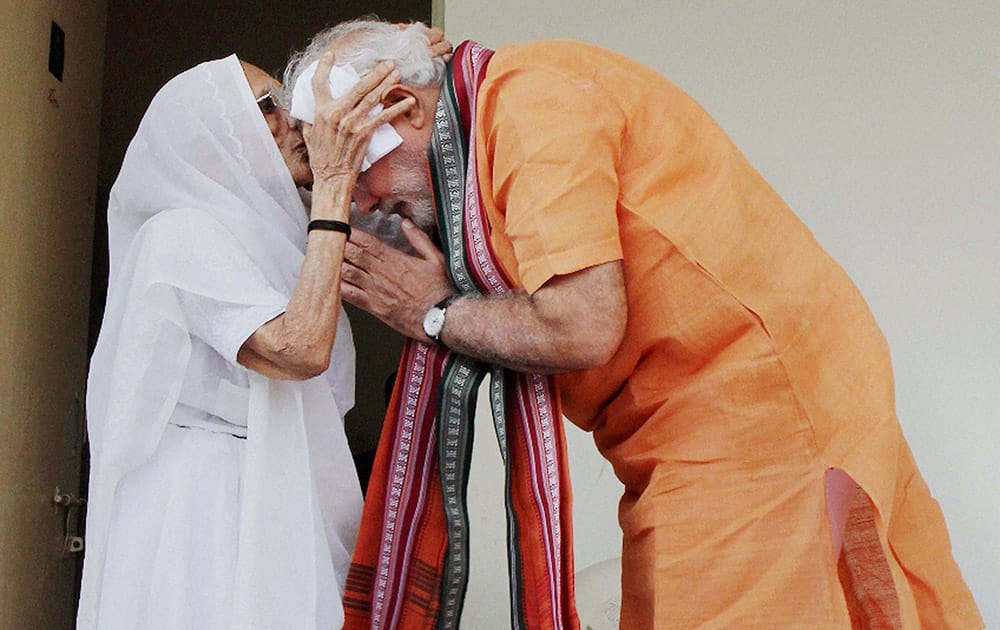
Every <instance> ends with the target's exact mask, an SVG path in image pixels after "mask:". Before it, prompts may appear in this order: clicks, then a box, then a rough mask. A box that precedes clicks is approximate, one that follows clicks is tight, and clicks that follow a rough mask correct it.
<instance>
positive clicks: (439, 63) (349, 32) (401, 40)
mask: <svg viewBox="0 0 1000 630" xmlns="http://www.w3.org/2000/svg"><path fill="white" fill-rule="evenodd" d="M428 30H429V29H428V28H427V26H425V25H424V24H421V23H419V22H414V23H412V24H407V25H406V26H404V27H400V26H398V25H396V24H390V23H388V22H381V21H379V20H373V19H366V18H362V19H359V20H352V21H350V22H343V23H341V24H338V25H336V26H333V27H330V28H327V29H325V30H323V31H320V32H319V33H317V34H316V35H315V36H314V37H313V38H312V41H310V42H309V45H308V46H306V47H305V49H303V50H301V51H300V52H297V53H295V54H293V55H292V58H291V59H290V60H289V61H288V66H286V67H285V73H284V83H285V94H286V95H291V93H292V90H293V89H294V88H295V82H296V81H297V80H298V78H299V75H301V74H302V71H303V70H305V69H306V68H308V67H309V65H310V64H311V63H312V62H314V61H317V60H318V59H319V58H320V56H321V55H322V54H323V52H324V51H325V50H326V49H327V48H328V47H329V46H330V44H332V43H337V57H336V59H335V60H334V63H335V64H336V65H338V66H343V65H349V66H352V67H353V68H354V69H355V70H356V71H357V73H358V74H359V75H361V76H365V75H366V74H368V73H369V72H371V71H372V70H373V69H374V68H375V66H376V65H377V64H378V62H380V61H393V62H395V64H396V69H397V70H399V73H400V81H401V82H402V83H405V84H407V85H412V86H414V87H430V86H434V85H440V84H441V82H442V81H443V80H444V71H445V62H444V60H442V59H441V57H435V56H433V55H432V54H431V50H430V46H429V45H428V42H427V31H428Z"/></svg>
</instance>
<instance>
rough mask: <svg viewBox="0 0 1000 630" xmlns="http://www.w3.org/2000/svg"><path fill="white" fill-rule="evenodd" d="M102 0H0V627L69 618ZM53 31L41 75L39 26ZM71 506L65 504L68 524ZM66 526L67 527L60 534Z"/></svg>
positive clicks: (75, 566)
mask: <svg viewBox="0 0 1000 630" xmlns="http://www.w3.org/2000/svg"><path fill="white" fill-rule="evenodd" d="M105 13H106V6H105V3H104V2H103V1H95V2H76V1H75V0H56V1H48V2H41V1H38V0H24V1H22V2H4V3H2V6H0V24H3V25H4V26H3V32H2V34H0V58H2V59H3V63H2V64H0V85H2V86H3V91H4V98H3V105H2V106H0V147H2V149H0V628H4V629H7V628H17V629H19V630H20V629H31V630H33V629H36V628H37V629H40V630H49V629H60V628H72V627H73V620H74V616H75V608H76V599H77V588H78V587H77V579H78V571H79V559H80V553H69V554H67V553H64V550H63V549H64V543H65V536H66V533H67V532H66V531H65V527H66V510H65V508H63V507H60V506H58V505H56V504H55V503H54V502H53V495H54V493H55V489H56V487H58V488H59V489H60V490H61V491H62V492H66V493H73V494H75V495H77V496H79V494H80V491H81V489H80V467H81V452H82V448H83V445H82V438H83V399H84V385H85V378H86V363H87V323H88V317H89V310H88V302H89V287H90V259H91V242H92V236H93V214H94V202H95V200H94V191H95V184H96V181H97V147H98V134H99V121H100V100H101V68H102V64H103V53H104V29H105ZM53 21H55V22H56V23H57V24H58V25H59V27H60V28H61V29H62V31H63V33H64V35H65V56H64V67H63V73H62V75H63V76H62V81H59V80H58V79H57V78H56V77H55V76H53V75H52V74H50V72H49V56H50V55H49V47H50V38H51V32H52V23H53ZM80 516H82V515H80V514H74V515H73V518H72V519H71V521H72V522H71V523H70V528H71V530H75V529H76V528H77V527H78V525H77V521H78V520H79V517H80ZM71 533H75V532H71Z"/></svg>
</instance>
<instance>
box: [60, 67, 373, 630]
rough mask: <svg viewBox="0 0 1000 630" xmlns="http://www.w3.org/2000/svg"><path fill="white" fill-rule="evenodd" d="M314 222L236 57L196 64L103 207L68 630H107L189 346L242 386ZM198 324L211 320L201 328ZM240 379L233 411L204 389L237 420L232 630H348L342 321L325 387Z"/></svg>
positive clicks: (140, 137)
mask: <svg viewBox="0 0 1000 630" xmlns="http://www.w3.org/2000/svg"><path fill="white" fill-rule="evenodd" d="M306 222H307V213H306V210H305V208H304V206H303V204H302V201H301V199H300V197H299V195H298V191H297V190H296V188H295V185H294V183H293V182H292V179H291V176H290V174H289V172H288V169H287V167H286V166H285V164H284V161H283V159H282V157H281V154H280V152H279V151H278V149H277V146H276V144H275V142H274V139H273V137H272V136H271V133H270V131H269V129H268V127H267V123H266V121H265V120H264V118H263V117H262V116H261V114H260V111H259V109H258V107H257V105H256V103H255V102H254V98H253V94H252V92H251V90H250V88H249V84H248V82H247V79H246V76H245V75H244V73H243V69H242V67H241V65H240V63H239V60H238V59H237V58H236V57H235V56H230V57H227V58H225V59H220V60H216V61H211V62H207V63H203V64H201V65H199V66H197V67H195V68H193V69H191V70H188V71H186V72H184V73H182V74H180V75H178V76H177V77H175V78H174V79H172V80H171V81H170V82H169V83H167V84H166V85H165V86H164V87H163V88H162V89H161V90H160V92H159V93H158V94H157V95H156V97H155V98H154V99H153V101H152V103H151V104H150V106H149V109H148V110H147V112H146V114H145V116H144V117H143V120H142V122H141V123H140V125H139V129H138V131H137V133H136V136H135V138H134V139H133V140H132V143H131V144H130V145H129V149H128V152H127V153H126V156H125V161H124V164H123V166H122V169H121V173H120V174H119V177H118V179H117V181H116V182H115V185H114V187H113V188H112V191H111V199H110V205H109V208H108V224H109V235H110V264H111V274H110V280H109V291H108V303H107V309H106V311H105V316H104V322H103V324H102V328H101V335H100V339H99V341H98V345H97V348H96V350H95V352H94V356H93V359H92V362H91V370H90V378H89V381H88V395H87V411H88V430H89V435H90V444H91V453H92V464H91V484H90V497H89V499H90V500H89V506H88V521H87V552H86V561H85V567H84V583H83V591H82V594H81V604H80V613H79V619H78V628H81V629H90V628H95V627H98V626H99V624H100V621H99V619H97V611H98V610H99V605H98V604H99V599H100V593H101V579H102V574H103V563H104V557H105V553H106V543H107V535H108V525H109V522H110V516H111V513H112V510H113V508H114V503H115V500H116V488H117V487H118V484H119V482H120V481H121V479H122V478H123V477H124V476H125V475H126V474H127V473H128V472H129V471H131V470H134V469H135V468H137V467H138V466H140V465H142V464H143V463H144V462H146V461H148V459H149V458H150V456H151V455H152V453H153V452H154V451H155V450H156V448H157V444H158V443H159V440H160V437H161V435H162V433H163V430H164V427H165V426H166V424H167V422H168V421H169V420H170V418H171V415H172V414H173V413H174V411H175V408H176V405H177V403H178V397H179V396H180V395H181V393H182V392H181V390H182V387H186V385H185V383H184V381H185V378H190V372H191V370H193V369H195V367H194V366H193V365H192V360H193V359H192V347H193V346H197V344H201V343H205V344H208V346H210V347H211V348H212V350H214V351H215V352H216V353H218V355H221V356H222V357H223V358H225V360H226V361H228V363H229V366H228V367H227V368H226V369H231V370H235V371H239V370H244V368H241V367H239V366H237V365H236V352H238V350H239V346H240V345H241V344H242V343H243V341H244V340H245V339H246V338H247V337H248V336H249V334H251V333H252V332H253V331H254V330H256V329H257V327H259V326H260V325H261V324H263V323H264V322H266V321H268V320H270V319H271V318H273V317H274V316H276V315H278V314H280V313H281V312H283V310H284V308H285V307H286V305H287V302H288V299H289V297H290V296H291V293H292V290H293V288H294V286H295V281H296V278H297V276H298V273H299V269H300V267H301V264H302V260H303V256H304V249H305V240H306ZM206 305H207V306H206ZM207 308H210V309H212V313H213V315H215V314H217V315H218V317H217V318H213V317H207V318H206V317H203V316H204V312H193V311H195V310H199V309H200V310H202V311H203V310H204V309H207ZM202 320H205V321H207V323H199V322H201V321H202ZM220 322H221V323H220ZM193 340H195V341H193ZM196 350H197V348H196ZM195 354H197V352H195ZM220 363H221V364H223V365H224V366H225V363H223V362H221V361H220ZM239 376H240V381H241V382H242V386H241V387H242V388H243V390H244V391H243V392H242V393H240V392H237V394H240V395H236V396H233V395H231V393H232V392H231V391H228V390H232V389H233V386H232V383H228V382H223V381H224V380H225V376H224V375H218V374H209V375H208V376H205V375H201V378H203V379H205V378H216V379H218V380H219V383H220V387H219V388H216V389H220V390H221V389H227V396H228V397H229V398H230V399H234V400H241V401H242V405H243V406H242V407H241V409H246V424H247V427H248V430H247V443H246V461H245V466H246V476H245V478H244V479H243V482H242V483H243V485H242V487H241V510H242V511H241V514H240V516H239V517H240V539H239V556H238V561H237V567H236V573H237V574H236V579H235V586H234V601H233V615H232V620H233V627H241V628H242V627H253V628H257V627H261V628H264V627H267V628H272V627H273V628H277V627H285V628H333V627H340V625H341V624H342V623H343V611H342V608H341V603H340V599H339V598H338V597H336V594H337V593H338V592H340V593H342V592H343V586H344V579H345V577H346V571H347V567H348V565H349V563H350V556H351V551H352V548H353V545H354V539H355V536H356V532H357V527H358V522H359V520H360V514H361V493H360V488H359V485H358V480H357V474H356V472H355V470H354V465H353V461H352V460H351V457H350V451H349V449H348V446H347V442H346V438H345V436H344V431H343V423H342V417H343V416H342V413H343V412H346V411H347V410H348V409H349V408H350V407H351V406H352V405H353V403H354V348H353V342H352V340H351V332H350V328H349V325H348V323H347V318H346V316H345V314H344V313H343V311H341V316H340V320H339V324H338V331H337V338H336V343H335V345H334V349H333V356H332V360H331V369H330V370H329V371H328V373H327V374H326V375H325V377H317V378H315V379H311V380H308V381H301V382H296V381H277V380H271V379H268V378H265V377H263V376H261V375H259V374H256V373H254V372H248V373H247V374H239ZM208 384H209V388H210V389H211V382H209V383H208ZM222 385H226V386H227V387H226V388H223V387H222ZM241 396H242V397H241Z"/></svg>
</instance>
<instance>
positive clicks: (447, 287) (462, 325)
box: [341, 220, 628, 372]
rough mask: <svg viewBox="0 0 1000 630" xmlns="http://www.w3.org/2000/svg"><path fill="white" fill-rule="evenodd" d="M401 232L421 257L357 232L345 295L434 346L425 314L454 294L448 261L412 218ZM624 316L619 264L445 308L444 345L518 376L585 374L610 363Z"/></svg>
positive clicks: (344, 280) (622, 330)
mask: <svg viewBox="0 0 1000 630" xmlns="http://www.w3.org/2000/svg"><path fill="white" fill-rule="evenodd" d="M403 230H404V233H405V234H406V237H407V238H408V239H409V241H410V243H411V244H412V245H413V248H414V250H415V251H416V252H417V255H416V256H409V255H407V254H404V253H403V252H400V251H398V250H395V249H393V248H392V247H389V246H388V245H386V244H385V243H382V242H381V241H379V240H378V239H376V238H375V237H373V236H372V235H370V234H366V233H364V232H361V231H356V232H355V235H354V236H352V237H351V242H349V243H348V244H347V250H346V253H345V256H344V259H345V260H344V269H343V272H342V274H341V279H342V282H341V295H343V297H344V299H345V300H347V301H348V302H350V303H351V304H354V305H355V306H357V307H359V308H362V309H364V310H366V311H368V312H369V313H371V314H372V315H375V316H376V317H378V318H379V319H381V320H382V321H383V322H385V323H386V324H388V325H389V326H392V327H393V328H395V329H396V330H398V331H399V332H401V333H402V334H404V335H406V336H407V337H411V338H413V339H418V340H421V341H429V340H428V339H427V336H426V335H425V334H424V329H423V318H424V314H425V313H426V312H427V309H429V308H430V307H431V306H433V305H434V304H436V303H437V302H439V301H440V300H441V299H442V298H444V297H446V296H448V295H450V294H451V293H453V292H454V288H453V287H452V284H451V281H450V280H449V279H448V277H447V273H446V267H445V261H444V256H443V255H442V254H441V252H440V251H439V250H438V249H437V248H436V247H435V246H434V244H433V243H432V242H431V240H430V239H429V238H428V237H427V235H426V234H424V233H423V232H421V231H420V229H419V228H417V227H416V226H415V225H414V224H413V223H412V222H410V221H408V220H407V221H404V222H403ZM627 318H628V308H627V306H626V300H625V283H624V277H623V275H622V266H621V261H612V262H608V263H604V264H601V265H595V266H593V267H588V268H586V269H582V270H580V271H577V272H575V273H571V274H567V275H562V276H555V277H553V278H551V279H550V280H549V281H548V282H546V283H545V284H544V285H543V286H542V287H541V288H540V289H538V291H536V292H535V293H534V294H532V295H529V294H527V293H525V292H524V291H514V292H512V293H511V294H509V295H506V296H504V297H471V296H466V297H463V298H461V299H459V300H457V301H455V302H453V303H452V304H451V306H449V307H448V316H447V319H446V321H445V326H444V330H443V331H442V333H441V341H442V342H443V343H444V344H445V345H446V346H448V347H449V348H451V349H452V350H454V351H456V352H460V353H461V354H465V355H467V356H470V357H473V358H476V359H479V360H481V361H485V362H487V363H496V364H499V365H504V366H506V367H509V368H512V369H515V370H520V371H525V372H564V371H569V370H582V369H588V368H593V367H596V366H598V365H601V364H603V363H604V362H606V361H607V360H609V359H610V358H611V356H612V355H613V354H614V352H615V350H616V349H617V348H618V344H619V343H621V340H622V336H623V335H624V334H625V323H626V320H627Z"/></svg>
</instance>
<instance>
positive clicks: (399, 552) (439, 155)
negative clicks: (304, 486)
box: [344, 42, 579, 630]
mask: <svg viewBox="0 0 1000 630" xmlns="http://www.w3.org/2000/svg"><path fill="white" fill-rule="evenodd" d="M492 54H493V52H492V51H491V50H488V49H486V48H484V47H482V46H480V45H479V44H476V43H475V42H464V43H463V44H461V45H460V46H459V47H458V48H457V49H456V51H455V54H454V57H453V59H452V61H451V62H450V64H449V70H448V73H447V77H446V79H445V82H444V84H443V86H442V90H441V98H440V100H439V101H438V107H437V112H436V115H435V122H434V124H435V129H434V137H433V141H432V145H431V151H430V164H431V179H432V181H433V184H434V192H435V199H436V202H437V212H438V226H439V228H440V233H441V241H442V248H443V250H444V253H445V257H446V259H447V262H448V266H449V273H450V275H451V279H452V281H453V282H454V285H455V288H456V290H457V291H458V292H460V293H462V294H470V293H471V294H483V295H504V294H506V293H508V292H510V291H511V290H512V284H511V282H510V280H509V279H508V278H507V277H506V276H505V275H504V273H503V271H502V270H501V268H500V266H499V264H498V263H497V262H496V259H495V257H494V254H493V252H492V251H491V248H490V245H489V239H488V238H487V236H488V233H487V231H486V230H487V226H486V223H485V218H484V215H483V212H482V208H481V198H480V194H479V187H478V182H477V180H476V157H475V146H476V143H475V138H474V137H473V135H474V133H475V131H474V121H475V103H476V93H477V90H478V87H479V85H480V83H481V82H482V78H483V76H484V74H485V71H486V65H487V63H488V62H489V59H490V56H491V55H492ZM487 372H489V373H490V376H491V384H490V400H491V406H492V409H493V416H494V425H495V426H494V428H495V430H496V435H497V441H498V444H499V446H500V452H501V456H502V457H503V460H504V463H505V469H506V512H507V543H508V544H507V547H508V575H509V576H510V602H511V620H512V626H513V627H514V628H524V629H532V630H533V629H535V628H539V629H561V628H578V627H579V620H578V618H577V615H576V608H575V605H574V600H573V545H572V528H571V518H572V511H571V498H570V485H569V469H568V466H567V461H566V446H565V436H564V433H563V425H562V414H561V413H560V407H559V399H558V395H557V393H556V389H555V385H554V382H553V380H552V378H551V377H546V376H541V375H537V374H522V373H517V372H512V371H510V370H506V369H503V368H499V367H497V366H490V365H485V364H482V363H479V362H477V361H474V360H472V359H470V358H468V357H465V356H462V355H459V354H456V353H452V352H449V351H448V349H447V348H444V347H441V346H430V345H427V344H424V343H420V342H417V341H414V340H409V341H408V342H407V344H406V346H405V348H404V350H403V356H402V358H401V360H400V368H399V372H398V374H397V377H396V386H395V389H394V391H393V394H392V399H391V401H390V403H389V411H388V413H387V414H386V420H385V425H384V426H383V429H382V437H381V439H380V442H379V447H378V452H377V454H376V457H375V463H374V469H373V473H372V478H371V481H370V482H369V486H368V496H367V500H366V502H365V509H364V515H363V518H362V523H361V532H360V534H359V537H358V543H357V547H356V549H355V552H354V560H353V563H352V565H351V569H350V572H349V574H348V577H347V590H346V593H345V595H344V605H345V612H346V617H347V621H346V623H345V628H348V629H360V628H372V629H398V628H402V629H408V628H441V629H448V628H457V627H458V622H459V619H460V617H461V613H462V603H463V600H464V597H465V591H466V586H467V577H468V569H469V554H470V553H471V552H473V551H474V550H472V549H469V546H468V538H469V537H468V533H469V522H468V515H467V512H466V500H465V498H466V497H465V495H466V488H467V484H468V471H469V458H470V456H471V453H472V431H473V426H472V422H473V416H474V412H475V400H476V393H477V391H478V388H479V385H480V383H481V382H482V379H483V377H484V376H485V375H486V373H487Z"/></svg>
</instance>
